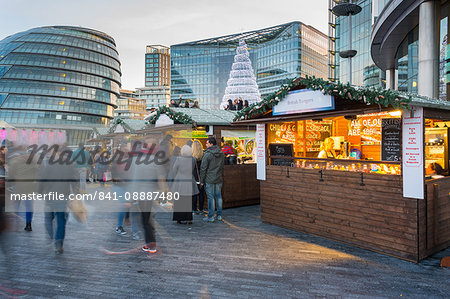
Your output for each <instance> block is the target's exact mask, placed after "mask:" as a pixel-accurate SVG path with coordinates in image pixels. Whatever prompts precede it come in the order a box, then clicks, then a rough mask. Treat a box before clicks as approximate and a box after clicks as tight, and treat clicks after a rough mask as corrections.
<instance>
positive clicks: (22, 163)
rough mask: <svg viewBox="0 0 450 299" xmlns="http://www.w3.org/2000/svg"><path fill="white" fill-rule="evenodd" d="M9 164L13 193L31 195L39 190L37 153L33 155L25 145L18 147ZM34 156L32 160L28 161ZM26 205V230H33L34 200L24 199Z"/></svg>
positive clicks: (18, 205) (12, 151)
mask: <svg viewBox="0 0 450 299" xmlns="http://www.w3.org/2000/svg"><path fill="white" fill-rule="evenodd" d="M10 153H11V155H10V156H9V158H8V159H9V161H10V162H9V165H8V182H10V185H9V186H8V187H10V188H11V191H12V193H13V194H18V195H20V196H21V197H22V196H23V195H26V196H28V195H31V194H33V193H34V192H36V190H37V172H38V165H37V163H36V162H37V159H38V157H37V155H34V156H33V157H31V156H30V154H28V153H27V152H26V151H25V149H24V147H17V148H15V149H12V150H11V151H10ZM29 158H32V159H31V161H28V160H29ZM21 202H22V200H19V201H18V202H17V206H16V209H17V211H19V208H20V204H21ZM24 205H25V222H26V225H25V228H24V230H25V231H28V232H31V231H32V230H33V229H32V226H31V221H32V220H33V201H31V200H24Z"/></svg>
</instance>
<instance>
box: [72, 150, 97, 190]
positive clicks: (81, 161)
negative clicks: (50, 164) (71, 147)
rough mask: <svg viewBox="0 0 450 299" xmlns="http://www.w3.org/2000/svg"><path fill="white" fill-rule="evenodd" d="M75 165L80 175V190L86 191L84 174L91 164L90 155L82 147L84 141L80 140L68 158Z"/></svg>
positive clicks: (85, 174)
mask: <svg viewBox="0 0 450 299" xmlns="http://www.w3.org/2000/svg"><path fill="white" fill-rule="evenodd" d="M70 160H71V161H72V163H74V165H75V169H76V170H77V171H78V174H79V176H80V191H81V192H82V193H86V176H87V171H88V167H89V166H90V165H91V164H92V161H91V155H90V154H89V152H88V151H87V150H86V149H85V148H84V143H82V142H80V143H79V144H78V148H77V149H76V150H75V151H73V153H72V157H71V159H70Z"/></svg>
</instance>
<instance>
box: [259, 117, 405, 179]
mask: <svg viewBox="0 0 450 299" xmlns="http://www.w3.org/2000/svg"><path fill="white" fill-rule="evenodd" d="M267 131H268V147H269V151H270V148H271V144H272V148H274V144H277V145H278V147H277V148H281V147H282V146H284V147H285V149H286V150H285V152H289V153H290V152H291V151H292V158H293V159H290V158H282V157H279V155H278V154H277V153H269V154H270V155H271V156H277V157H278V158H275V159H278V160H276V161H275V162H277V163H282V164H279V165H290V164H292V165H291V166H297V167H305V168H326V169H333V170H347V171H361V172H378V173H383V174H400V172H401V167H400V160H401V112H400V111H393V112H382V113H374V114H365V115H346V116H339V117H333V118H326V119H315V120H312V119H311V120H300V121H293V122H284V123H271V124H268V127H267ZM291 148H292V150H291ZM331 160H332V161H331ZM355 160H359V162H355ZM272 162H273V161H272ZM272 164H276V163H272Z"/></svg>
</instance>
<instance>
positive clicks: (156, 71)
mask: <svg viewBox="0 0 450 299" xmlns="http://www.w3.org/2000/svg"><path fill="white" fill-rule="evenodd" d="M169 85H170V49H169V47H166V46H162V45H150V46H147V47H146V53H145V87H152V86H169Z"/></svg>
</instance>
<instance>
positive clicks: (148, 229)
mask: <svg viewBox="0 0 450 299" xmlns="http://www.w3.org/2000/svg"><path fill="white" fill-rule="evenodd" d="M147 144H156V140H153V139H152V140H148V141H147ZM156 151H157V149H156V148H153V149H152V148H150V149H149V150H148V151H146V152H145V153H143V154H145V155H150V157H149V158H150V160H151V161H154V160H155V154H156ZM136 159H137V156H133V163H132V164H131V168H130V170H131V176H132V183H131V186H130V189H131V190H133V192H137V194H140V192H143V193H144V194H149V193H150V192H163V194H164V195H166V196H167V191H168V189H167V185H166V178H167V172H166V167H165V165H164V164H161V163H157V162H153V163H149V164H147V165H146V163H140V164H138V163H136ZM139 209H140V211H141V219H142V226H143V229H144V235H145V245H144V246H143V247H142V250H143V251H145V252H149V253H156V252H157V250H158V249H157V245H156V236H155V228H154V226H153V221H152V212H151V211H152V200H140V201H139Z"/></svg>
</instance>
